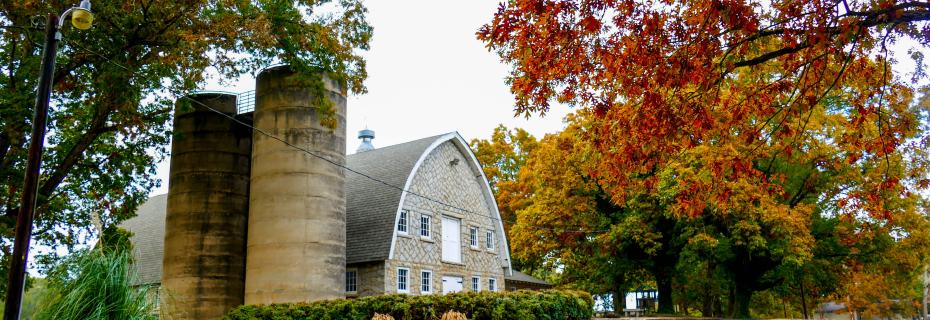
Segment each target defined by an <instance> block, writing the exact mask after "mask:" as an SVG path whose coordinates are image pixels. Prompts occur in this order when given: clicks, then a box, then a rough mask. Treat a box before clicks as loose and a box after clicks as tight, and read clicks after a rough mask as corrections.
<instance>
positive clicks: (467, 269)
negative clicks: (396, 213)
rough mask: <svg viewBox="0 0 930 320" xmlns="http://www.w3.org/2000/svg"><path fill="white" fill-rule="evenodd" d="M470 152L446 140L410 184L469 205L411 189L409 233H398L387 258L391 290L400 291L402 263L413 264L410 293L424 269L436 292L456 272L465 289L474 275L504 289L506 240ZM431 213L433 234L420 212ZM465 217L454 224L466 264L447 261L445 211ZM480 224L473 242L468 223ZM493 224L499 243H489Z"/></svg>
mask: <svg viewBox="0 0 930 320" xmlns="http://www.w3.org/2000/svg"><path fill="white" fill-rule="evenodd" d="M466 157H467V155H465V154H463V153H462V152H461V151H459V149H458V148H457V147H456V146H455V145H454V144H453V143H452V142H451V141H447V142H445V143H443V144H442V145H440V146H438V147H437V148H436V149H434V150H433V151H432V152H431V153H430V154H429V155H428V156H427V158H426V159H425V160H424V162H423V163H422V164H421V166H420V167H419V170H417V172H416V175H415V176H414V179H413V181H412V183H411V186H410V190H411V191H413V192H415V193H417V194H420V195H424V196H427V197H430V198H432V199H436V200H439V201H442V202H444V203H447V204H451V205H453V206H455V207H458V208H464V209H467V210H469V211H471V212H473V213H466V212H462V211H461V210H458V209H455V208H450V207H448V206H444V205H442V204H438V203H436V202H434V201H429V200H426V199H423V198H421V197H418V196H415V195H412V194H407V196H406V198H405V200H404V204H403V207H402V208H403V209H404V210H407V211H408V221H409V223H408V235H402V234H398V237H397V241H396V243H395V248H394V256H393V259H391V260H388V261H386V262H385V277H384V288H386V291H387V292H388V293H396V292H397V268H401V267H402V268H409V269H410V284H411V285H410V288H409V291H410V292H409V293H410V294H420V286H419V285H420V271H421V270H430V271H432V272H433V289H432V293H441V292H442V277H443V276H456V277H461V278H462V280H463V287H464V289H465V291H470V289H471V278H472V277H473V276H478V277H481V290H487V288H488V279H489V278H494V279H496V281H497V290H498V291H502V290H504V268H505V267H507V263H506V261H504V259H505V258H506V255H504V254H503V252H504V251H503V250H506V248H504V242H503V241H502V240H503V235H502V234H501V232H500V230H499V228H498V226H499V221H497V219H496V217H495V218H494V219H492V218H491V217H492V213H491V207H490V205H491V204H490V203H488V202H487V200H486V198H485V197H484V195H483V193H482V188H484V186H483V185H482V184H483V183H484V182H483V181H482V179H481V177H480V175H478V174H476V173H477V171H475V170H476V169H477V168H472V167H470V165H469V160H468V159H467V158H466ZM424 214H425V215H430V216H431V217H432V219H431V222H432V223H431V229H432V230H431V231H432V232H431V235H430V237H429V238H423V237H421V236H420V217H421V216H422V215H424ZM443 216H447V217H452V218H457V219H461V230H453V231H452V232H457V233H458V234H459V236H461V244H462V248H461V251H462V262H463V263H461V264H457V263H449V262H443V261H442V259H441V257H442V252H441V250H442V236H441V234H442V233H443V232H449V230H442V217H443ZM470 226H477V227H478V228H479V232H478V238H479V241H478V247H477V248H473V247H471V246H470V243H469V240H470V239H469V227H470ZM487 230H494V233H495V234H494V237H495V239H494V240H495V241H494V243H495V247H494V249H492V250H488V249H486V241H485V232H486V231H487Z"/></svg>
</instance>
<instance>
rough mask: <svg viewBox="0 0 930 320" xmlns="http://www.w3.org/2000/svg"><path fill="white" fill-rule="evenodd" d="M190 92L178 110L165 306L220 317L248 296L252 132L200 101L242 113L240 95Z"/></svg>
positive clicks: (181, 315)
mask: <svg viewBox="0 0 930 320" xmlns="http://www.w3.org/2000/svg"><path fill="white" fill-rule="evenodd" d="M189 98H190V99H192V100H194V101H196V102H191V101H187V100H185V99H184V98H182V99H181V100H179V101H178V104H177V105H178V108H177V110H176V112H175V120H174V139H173V141H172V144H171V173H170V176H169V180H168V181H169V182H168V204H167V212H166V222H165V251H164V260H163V272H162V289H163V293H162V295H161V300H162V309H163V310H164V311H165V313H166V314H167V315H169V317H170V318H172V319H218V318H220V317H222V316H223V314H225V313H226V312H227V311H228V310H229V309H231V308H233V307H236V306H238V305H241V304H242V302H243V292H244V286H245V279H244V276H245V254H246V250H245V249H246V247H245V245H246V243H245V237H246V225H247V222H248V208H249V204H248V200H249V167H250V153H251V149H252V132H251V129H249V128H247V127H245V126H243V125H241V124H237V123H235V122H233V121H232V120H230V119H229V118H227V117H224V116H223V115H220V114H217V113H216V112H214V111H211V110H209V109H207V108H205V107H203V106H202V105H201V104H204V105H207V106H209V107H210V108H213V109H215V110H217V111H219V112H222V113H225V114H227V115H230V116H235V115H236V96H234V95H228V94H197V95H192V96H189ZM198 102H199V103H198ZM186 106H190V107H186Z"/></svg>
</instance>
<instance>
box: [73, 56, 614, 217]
mask: <svg viewBox="0 0 930 320" xmlns="http://www.w3.org/2000/svg"><path fill="white" fill-rule="evenodd" d="M69 44H72V45H74V46H76V47H78V48H80V49H82V50H85V51H87V52H90V53H92V54H94V55H97V56H99V57H100V58H102V59H103V60H104V61H106V62H108V63H111V64H113V65H115V66H117V67H120V68H122V69H124V70H126V71H131V70H130V69H129V68H127V67H126V66H123V65H122V64H119V63H117V62H115V61H113V60H112V59H110V58H108V57H106V56H104V55H102V54H100V53H97V52H95V51H93V50H90V49H87V48H85V47H83V46H81V45H79V44H77V43H76V42H74V41H70V42H69ZM177 97H178V99H185V100H188V101H191V102H193V103H196V104H198V105H200V106H201V107H204V108H206V109H207V110H210V111H211V112H214V113H216V114H219V115H221V116H223V117H226V118H228V119H229V120H232V121H233V122H235V123H237V124H239V125H242V126H245V127H247V128H249V129H252V130H253V131H254V132H258V133H259V134H261V135H264V136H266V137H269V138H271V139H274V140H277V141H279V142H281V143H283V144H284V145H286V146H288V147H291V148H294V149H297V150H299V151H301V152H304V153H306V154H308V155H310V156H312V157H315V158H317V159H320V160H323V161H325V162H327V163H329V164H331V165H334V166H337V167H339V168H342V169H344V170H346V171H347V172H351V173H353V174H357V175H359V176H362V177H364V178H366V179H369V180H371V181H374V182H376V183H379V184H381V185H383V186H384V187H387V188H391V189H395V190H398V191H400V192H403V193H407V194H409V195H413V196H415V197H419V198H421V199H424V200H426V201H430V202H433V203H436V204H439V205H441V206H444V207H446V208H451V209H455V210H458V211H460V212H463V213H469V214H473V215H477V216H482V217H486V218H489V219H491V220H493V221H500V222H502V223H507V224H509V225H511V226H513V225H515V224H517V223H516V221H507V220H503V219H499V218H497V217H493V216H489V215H485V214H482V213H480V212H475V211H472V210H468V209H465V208H461V207H458V206H455V205H453V204H449V203H446V202H444V201H441V200H437V199H434V198H432V197H429V196H426V195H423V194H420V193H417V192H414V191H410V190H408V189H404V188H403V187H401V186H397V185H394V184H391V183H389V182H387V181H384V180H381V179H378V178H376V177H373V176H371V175H369V174H366V173H364V172H361V171H358V170H355V169H352V168H349V167H347V166H345V165H342V164H340V163H338V162H335V161H332V160H330V159H328V158H326V157H323V156H321V155H318V154H316V153H314V152H313V151H310V150H308V149H306V148H303V147H301V146H298V145H295V144H292V143H290V142H287V140H285V139H282V138H280V137H277V136H275V135H273V134H270V133H268V132H265V131H264V130H261V129H259V128H256V127H255V126H253V125H251V124H248V123H246V122H243V121H242V120H240V119H237V118H236V117H235V116H231V115H229V114H226V113H224V112H221V111H219V110H216V109H214V108H212V107H210V106H208V105H206V104H204V103H202V102H200V101H197V100H195V99H191V98H190V97H189V94H183V95H177ZM520 226H524V227H529V228H533V229H537V230H547V231H553V232H565V233H585V234H588V233H595V234H597V233H605V232H607V230H583V229H580V228H576V229H570V228H566V229H558V228H549V227H542V226H535V225H530V224H520Z"/></svg>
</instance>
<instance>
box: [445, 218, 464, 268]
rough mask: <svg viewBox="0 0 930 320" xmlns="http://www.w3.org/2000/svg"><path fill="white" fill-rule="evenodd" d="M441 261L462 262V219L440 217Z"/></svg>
mask: <svg viewBox="0 0 930 320" xmlns="http://www.w3.org/2000/svg"><path fill="white" fill-rule="evenodd" d="M441 231H442V261H446V262H454V263H462V221H461V220H459V219H455V218H449V217H442V230H441Z"/></svg>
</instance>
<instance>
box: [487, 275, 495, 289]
mask: <svg viewBox="0 0 930 320" xmlns="http://www.w3.org/2000/svg"><path fill="white" fill-rule="evenodd" d="M488 290H491V291H497V279H494V278H490V279H488Z"/></svg>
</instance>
